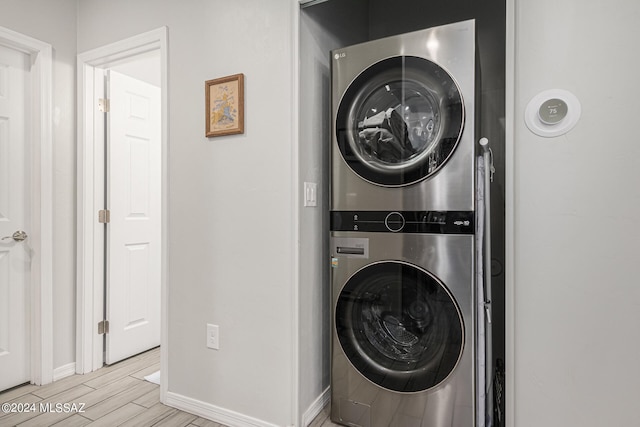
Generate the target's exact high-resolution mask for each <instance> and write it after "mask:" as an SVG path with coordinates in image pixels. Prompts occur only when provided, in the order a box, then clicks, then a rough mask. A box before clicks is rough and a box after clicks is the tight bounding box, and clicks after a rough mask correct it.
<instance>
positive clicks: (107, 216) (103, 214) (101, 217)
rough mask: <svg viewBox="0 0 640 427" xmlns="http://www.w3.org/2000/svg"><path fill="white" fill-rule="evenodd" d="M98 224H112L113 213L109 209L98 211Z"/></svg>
mask: <svg viewBox="0 0 640 427" xmlns="http://www.w3.org/2000/svg"><path fill="white" fill-rule="evenodd" d="M98 222H99V223H100V224H108V223H110V222H111V211H109V209H101V210H99V211H98Z"/></svg>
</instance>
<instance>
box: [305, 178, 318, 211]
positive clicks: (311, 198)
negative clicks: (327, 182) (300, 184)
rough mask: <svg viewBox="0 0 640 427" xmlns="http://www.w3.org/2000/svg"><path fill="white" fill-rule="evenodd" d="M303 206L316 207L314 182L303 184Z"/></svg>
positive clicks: (316, 188)
mask: <svg viewBox="0 0 640 427" xmlns="http://www.w3.org/2000/svg"><path fill="white" fill-rule="evenodd" d="M304 205H305V206H308V207H313V206H318V184H317V183H315V182H305V183H304Z"/></svg>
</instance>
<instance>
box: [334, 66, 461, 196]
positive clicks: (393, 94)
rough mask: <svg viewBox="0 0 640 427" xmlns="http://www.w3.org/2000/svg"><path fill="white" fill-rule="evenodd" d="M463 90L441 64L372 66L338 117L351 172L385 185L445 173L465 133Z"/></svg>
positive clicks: (348, 95)
mask: <svg viewBox="0 0 640 427" xmlns="http://www.w3.org/2000/svg"><path fill="white" fill-rule="evenodd" d="M463 126H464V107H463V102H462V96H461V94H460V91H459V89H458V86H457V85H456V83H455V82H454V80H453V79H452V78H451V76H450V75H449V74H448V73H447V72H446V71H445V70H444V69H442V68H441V67H440V66H438V65H437V64H435V63H433V62H431V61H428V60H426V59H423V58H417V57H414V56H398V57H393V58H389V59H385V60H384V61H381V62H378V63H377V64H374V65H372V66H371V67H369V68H368V69H366V70H365V71H364V72H363V73H361V74H360V75H359V76H358V77H357V78H356V79H355V80H354V81H353V82H352V83H351V85H350V86H349V88H348V89H347V91H346V92H345V94H344V96H343V98H342V100H341V101H340V106H339V108H338V112H337V115H336V137H337V140H338V147H339V149H340V152H341V153H342V156H343V158H344V159H345V161H346V162H347V164H348V165H349V167H350V168H351V169H352V170H353V171H354V172H355V173H357V174H358V175H359V176H360V177H362V178H363V179H365V180H367V181H370V182H372V183H374V184H378V185H383V186H403V185H409V184H412V183H414V182H417V181H420V180H422V179H424V178H426V177H428V176H430V175H432V174H434V173H435V172H436V171H438V170H439V169H440V167H441V166H442V165H443V164H444V163H445V162H446V161H447V160H448V158H449V157H450V156H451V154H452V153H453V151H454V150H455V147H456V145H457V143H458V140H459V139H460V135H461V134H462V129H463Z"/></svg>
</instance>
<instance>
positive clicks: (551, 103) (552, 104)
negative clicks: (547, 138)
mask: <svg viewBox="0 0 640 427" xmlns="http://www.w3.org/2000/svg"><path fill="white" fill-rule="evenodd" d="M567 111H568V108H567V103H566V102H564V101H563V100H562V99H558V98H553V99H549V100H547V101H546V102H543V103H542V105H541V106H540V109H539V110H538V116H539V117H540V120H541V121H542V123H545V124H548V125H555V124H556V123H560V122H561V121H562V120H563V119H564V118H565V117H567Z"/></svg>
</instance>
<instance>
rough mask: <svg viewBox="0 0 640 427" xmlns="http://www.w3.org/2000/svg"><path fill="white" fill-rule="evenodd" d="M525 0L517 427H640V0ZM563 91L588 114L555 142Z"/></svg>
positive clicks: (518, 167)
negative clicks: (535, 123) (547, 100)
mask: <svg viewBox="0 0 640 427" xmlns="http://www.w3.org/2000/svg"><path fill="white" fill-rule="evenodd" d="M515 5H516V21H515V31H516V39H515V40H516V80H515V95H516V110H515V136H516V137H515V145H514V148H515V289H514V291H515V310H514V312H515V426H516V427H529V426H531V427H539V426H549V427H554V426H558V427H564V426H581V427H599V426H605V425H606V426H637V425H640V411H638V408H637V402H638V384H639V383H640V367H639V366H638V363H639V361H640V343H639V342H638V339H637V337H638V325H640V286H639V282H638V262H639V261H640V244H639V242H640V228H639V227H638V218H640V185H639V184H640V179H639V178H638V169H639V168H640V143H639V142H640V141H639V138H638V136H637V126H638V118H637V116H638V105H637V102H638V101H637V100H638V99H640V85H638V76H639V75H640V56H639V55H638V46H637V44H638V36H639V33H638V26H637V23H638V19H639V18H640V3H639V2H637V1H635V0H613V1H610V2H593V1H589V2H585V1H582V0H565V1H562V2H558V1H555V0H535V1H533V0H516V1H515ZM550 88H562V89H567V90H569V91H571V92H573V93H574V94H575V95H576V96H577V97H578V98H579V99H580V101H581V103H582V119H581V120H580V122H579V123H578V125H577V126H576V128H575V129H574V130H573V131H571V132H570V133H569V134H567V135H566V136H562V137H557V138H551V139H544V138H541V137H538V136H535V135H534V134H532V133H530V132H529V131H528V130H527V128H526V127H525V124H524V122H523V114H524V108H525V107H526V104H527V102H528V101H529V99H531V98H532V97H533V96H534V95H536V94H537V93H538V92H540V91H542V90H545V89H550Z"/></svg>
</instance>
